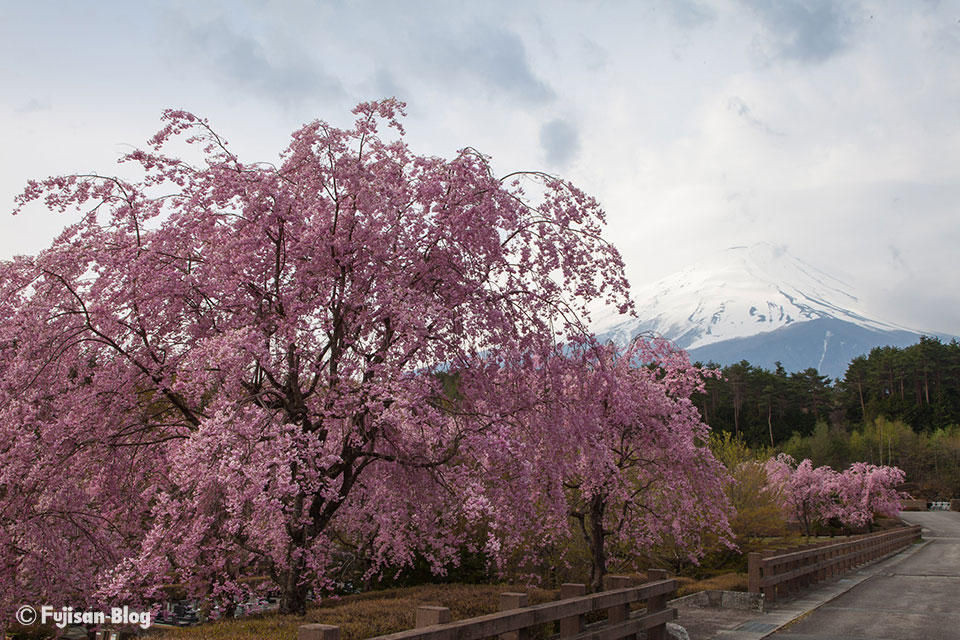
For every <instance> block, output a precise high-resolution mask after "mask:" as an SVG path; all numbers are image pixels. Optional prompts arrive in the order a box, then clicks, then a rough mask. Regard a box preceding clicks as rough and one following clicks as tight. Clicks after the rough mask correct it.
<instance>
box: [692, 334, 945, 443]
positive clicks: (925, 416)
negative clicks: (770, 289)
mask: <svg viewBox="0 0 960 640" xmlns="http://www.w3.org/2000/svg"><path fill="white" fill-rule="evenodd" d="M705 366H707V367H708V368H715V369H719V370H721V371H722V373H723V377H722V378H711V379H709V380H708V381H707V385H706V391H705V393H703V394H700V395H698V396H696V397H695V398H694V401H695V402H696V403H697V406H698V407H700V410H701V411H702V412H703V415H704V418H705V419H706V421H707V423H708V424H709V425H710V426H711V427H713V428H714V429H715V430H721V429H722V430H724V431H729V432H730V433H733V434H735V435H738V436H740V437H742V438H743V439H744V440H745V441H746V442H747V443H749V444H751V445H761V446H763V445H765V446H773V447H779V446H781V445H782V444H783V443H784V442H785V441H786V440H788V439H789V438H790V437H791V436H792V435H793V434H795V433H796V434H800V435H811V434H812V433H813V430H814V427H815V425H816V424H817V422H818V421H822V422H825V423H827V424H829V425H832V426H834V427H845V426H846V427H851V426H854V425H862V424H866V423H871V422H873V421H874V420H875V419H876V418H877V417H878V416H883V417H885V418H887V419H890V420H897V421H900V422H902V423H904V424H906V425H909V426H910V427H912V428H913V430H914V431H916V432H932V431H935V430H939V429H944V428H947V427H948V426H950V425H958V424H960V343H958V342H957V341H956V340H953V341H951V342H950V343H946V344H945V343H943V342H941V341H940V340H939V339H938V338H927V337H923V338H921V339H920V342H918V343H917V344H915V345H911V346H909V347H905V348H898V347H877V348H875V349H873V350H872V351H871V352H870V354H869V355H867V356H859V357H857V358H855V359H854V360H853V361H852V362H851V363H850V365H849V366H848V368H847V371H846V374H845V375H844V377H843V378H842V379H840V380H836V381H834V380H831V379H830V378H828V377H826V376H821V375H820V374H819V373H818V372H817V370H816V369H813V368H810V369H807V370H806V371H801V372H794V373H787V372H786V371H785V370H784V368H783V367H782V366H780V365H779V363H778V364H777V367H776V369H775V370H774V371H770V370H768V369H764V368H762V367H757V366H754V365H751V364H750V363H749V362H747V361H746V360H744V361H741V362H739V363H737V364H733V365H729V366H725V367H720V366H719V365H717V364H715V363H707V364H706V365H705Z"/></svg>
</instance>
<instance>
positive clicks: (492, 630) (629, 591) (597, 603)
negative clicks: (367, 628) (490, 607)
mask: <svg viewBox="0 0 960 640" xmlns="http://www.w3.org/2000/svg"><path fill="white" fill-rule="evenodd" d="M677 586H678V585H677V581H676V580H657V581H655V582H650V583H647V584H644V585H642V586H638V587H628V588H626V589H614V590H613V591H602V592H600V593H594V594H591V595H587V596H580V597H577V598H570V599H568V600H557V601H556V602H544V603H542V604H536V605H533V606H530V607H526V608H523V609H514V610H512V611H500V612H497V613H490V614H487V615H485V616H479V617H476V618H468V619H466V620H458V621H456V622H449V623H447V624H440V625H435V626H433V627H425V628H423V629H410V630H408V631H398V632H397V633H391V634H389V635H385V636H378V637H377V640H448V639H449V638H456V640H480V639H481V638H489V637H492V636H498V635H500V634H501V633H507V632H509V631H519V630H520V629H525V628H527V627H533V626H536V625H538V624H545V623H547V622H555V621H557V620H560V619H561V618H569V617H572V616H579V615H584V614H587V613H591V612H593V611H602V610H604V609H609V608H611V607H615V606H617V605H624V604H631V603H633V602H637V601H639V600H647V599H649V598H653V597H654V596H659V595H666V594H669V593H673V592H674V591H676V590H677Z"/></svg>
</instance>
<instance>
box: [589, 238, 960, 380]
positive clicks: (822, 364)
mask: <svg viewBox="0 0 960 640" xmlns="http://www.w3.org/2000/svg"><path fill="white" fill-rule="evenodd" d="M635 299H636V300H637V316H636V317H625V316H618V315H615V314H609V315H607V316H605V317H602V318H599V319H598V320H597V321H596V322H595V323H594V332H595V333H596V334H597V335H598V336H599V337H600V338H601V339H603V340H614V341H617V342H620V343H623V342H626V341H628V340H630V339H631V338H633V337H634V336H636V335H638V334H640V333H650V334H654V335H660V336H662V337H664V338H666V339H668V340H671V341H673V342H674V343H675V344H676V345H677V346H679V347H681V348H683V349H685V350H687V351H688V352H689V354H690V356H691V359H693V360H701V361H704V362H706V361H714V362H717V363H718V364H721V365H725V364H733V363H735V362H739V361H741V360H747V361H749V362H750V363H751V364H755V365H760V366H764V367H767V368H772V367H773V366H774V363H775V362H778V361H779V362H782V363H783V365H784V367H785V368H787V369H788V370H804V369H807V368H811V367H812V368H815V369H817V370H818V371H819V372H820V373H821V374H824V375H829V376H830V377H833V378H838V377H841V376H842V375H843V374H844V373H845V371H846V367H847V364H848V363H849V361H850V360H851V359H853V358H854V357H856V356H858V355H862V354H866V353H868V352H869V351H870V350H871V349H872V348H873V347H876V346H884V345H892V346H907V345H909V344H913V343H914V342H916V341H917V340H919V339H920V336H922V335H930V336H937V337H941V338H944V337H945V338H950V337H951V336H943V335H938V334H935V333H930V332H922V331H917V330H914V329H910V328H907V327H903V326H900V325H897V324H894V323H891V322H886V321H883V320H881V319H878V318H875V317H872V316H871V315H870V314H869V313H867V312H866V311H865V310H864V309H862V308H861V304H860V301H859V299H858V298H857V296H856V295H855V294H854V292H853V290H852V287H850V285H849V284H847V283H846V282H844V281H843V280H841V279H839V278H836V277H835V276H833V275H831V274H829V273H827V272H826V271H824V270H822V269H820V268H818V267H815V266H813V265H811V264H809V263H808V262H805V261H803V260H800V259H798V258H796V257H794V256H793V255H791V254H790V253H789V252H788V251H787V250H786V248H785V247H781V246H776V245H772V244H770V243H758V244H754V245H750V246H735V247H730V248H729V249H727V250H725V251H723V252H720V253H718V254H715V255H712V256H709V257H707V258H705V259H704V260H701V261H700V262H698V263H696V264H693V265H690V266H688V267H686V268H684V269H682V270H680V271H678V272H676V273H674V274H671V275H669V276H667V277H666V278H662V279H661V280H659V281H657V282H655V283H653V284H650V285H648V286H646V287H642V288H640V289H639V290H637V292H636V294H635Z"/></svg>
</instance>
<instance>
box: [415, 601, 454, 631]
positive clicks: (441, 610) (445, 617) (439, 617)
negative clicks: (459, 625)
mask: <svg viewBox="0 0 960 640" xmlns="http://www.w3.org/2000/svg"><path fill="white" fill-rule="evenodd" d="M445 622H450V609H448V608H446V607H432V606H429V605H424V606H422V607H417V621H416V623H415V624H414V626H415V627H416V628H417V629H419V628H420V627H430V626H433V625H435V624H444V623H445Z"/></svg>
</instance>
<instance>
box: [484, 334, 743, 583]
mask: <svg viewBox="0 0 960 640" xmlns="http://www.w3.org/2000/svg"><path fill="white" fill-rule="evenodd" d="M504 371H506V370H504ZM518 374H519V375H518V378H517V379H516V383H515V388H514V389H513V390H512V391H510V392H507V393H497V394H484V396H483V397H485V398H487V400H486V401H485V405H486V407H487V409H486V411H490V412H491V413H497V414H503V415H509V414H514V415H518V416H520V417H521V420H522V421H523V423H524V429H525V431H526V432H527V438H526V440H525V443H524V445H525V449H524V450H523V451H522V452H514V451H511V450H508V449H498V452H494V453H491V454H487V457H486V459H487V461H488V464H489V468H490V469H497V468H499V469H503V468H509V465H508V464H506V463H505V461H504V460H502V459H500V455H502V454H505V455H508V456H510V455H520V456H522V458H523V459H525V460H527V461H529V464H531V465H532V467H533V468H534V469H536V472H537V478H535V479H533V480H534V484H533V485H532V486H531V489H534V487H536V488H535V489H534V490H529V489H526V490H524V492H523V494H522V495H527V496H536V506H539V511H537V509H536V508H531V507H533V506H534V505H530V507H527V506H524V507H523V508H522V510H523V511H524V512H525V513H527V514H529V516H528V518H529V520H530V521H531V522H532V523H539V524H538V526H537V530H538V531H541V532H544V533H545V534H546V532H550V534H551V535H552V536H553V538H552V539H556V538H557V537H562V536H564V535H569V534H570V533H571V531H570V529H569V527H570V524H571V523H572V525H573V528H574V530H573V532H572V533H573V535H575V536H577V537H580V536H582V539H583V540H584V541H585V542H586V544H587V546H588V548H589V552H590V559H591V567H592V568H591V578H590V581H591V584H592V587H593V589H594V590H599V589H600V588H601V585H602V580H603V576H604V575H605V574H606V572H607V566H608V561H609V560H611V559H614V558H615V559H616V560H618V561H621V562H624V563H629V562H630V561H636V560H637V559H638V558H640V557H642V556H643V554H645V553H649V552H650V551H651V550H652V549H653V548H654V547H656V546H657V545H660V544H663V543H665V542H666V543H669V544H670V545H671V546H673V547H674V548H678V549H681V550H682V551H683V552H685V553H686V554H687V555H688V556H689V557H690V558H691V559H694V560H695V559H697V558H699V556H700V555H701V554H702V553H703V549H704V537H705V536H706V535H708V534H709V535H714V536H719V537H720V538H721V539H723V540H725V541H727V542H729V539H730V537H731V534H730V530H729V526H728V518H729V516H730V515H731V512H730V506H729V501H728V500H727V498H726V495H725V493H724V485H723V482H724V481H723V478H725V477H726V472H725V469H724V468H723V466H722V465H721V464H720V463H719V462H718V461H717V460H716V459H715V458H714V456H713V454H712V453H711V451H710V449H709V448H708V447H707V446H706V442H707V439H708V435H709V428H708V427H707V425H706V424H705V423H704V422H703V419H702V417H701V415H700V413H699V411H698V410H697V408H696V407H695V406H694V405H693V404H692V403H691V401H690V395H691V394H692V393H694V392H696V391H698V390H701V389H702V384H703V383H702V378H703V375H704V373H703V372H701V371H700V370H699V369H697V368H695V367H693V366H691V364H690V361H689V359H688V358H687V356H686V353H684V352H683V351H680V350H677V349H676V348H674V347H672V346H671V345H670V344H669V343H667V342H665V341H662V340H636V341H634V342H633V343H631V344H630V345H629V346H628V347H626V348H621V347H618V346H616V345H613V344H606V345H600V344H597V343H596V342H593V341H590V340H581V341H574V342H572V343H570V344H567V345H566V346H565V347H564V348H562V349H558V350H557V351H556V352H555V353H554V354H553V356H552V357H550V358H548V359H546V360H544V361H543V362H540V363H539V364H538V366H536V367H535V368H525V369H522V370H519V371H518ZM543 389H555V390H556V391H555V392H554V393H551V394H550V395H549V396H548V397H538V396H542V391H539V390H543ZM523 390H527V391H526V392H525V393H524V391H523ZM517 399H521V403H522V406H518V405H517ZM507 403H512V404H510V405H509V406H508V404H507ZM526 407H537V410H535V411H527V410H526V409H525V408H526ZM558 438H559V441H558ZM500 451H502V454H501V453H499V452H500ZM514 481H516V482H522V483H527V482H531V479H528V478H520V477H516V478H514ZM537 485H538V486H537ZM514 500H515V498H514ZM515 508H520V506H519V505H518V506H517V507H515Z"/></svg>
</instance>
